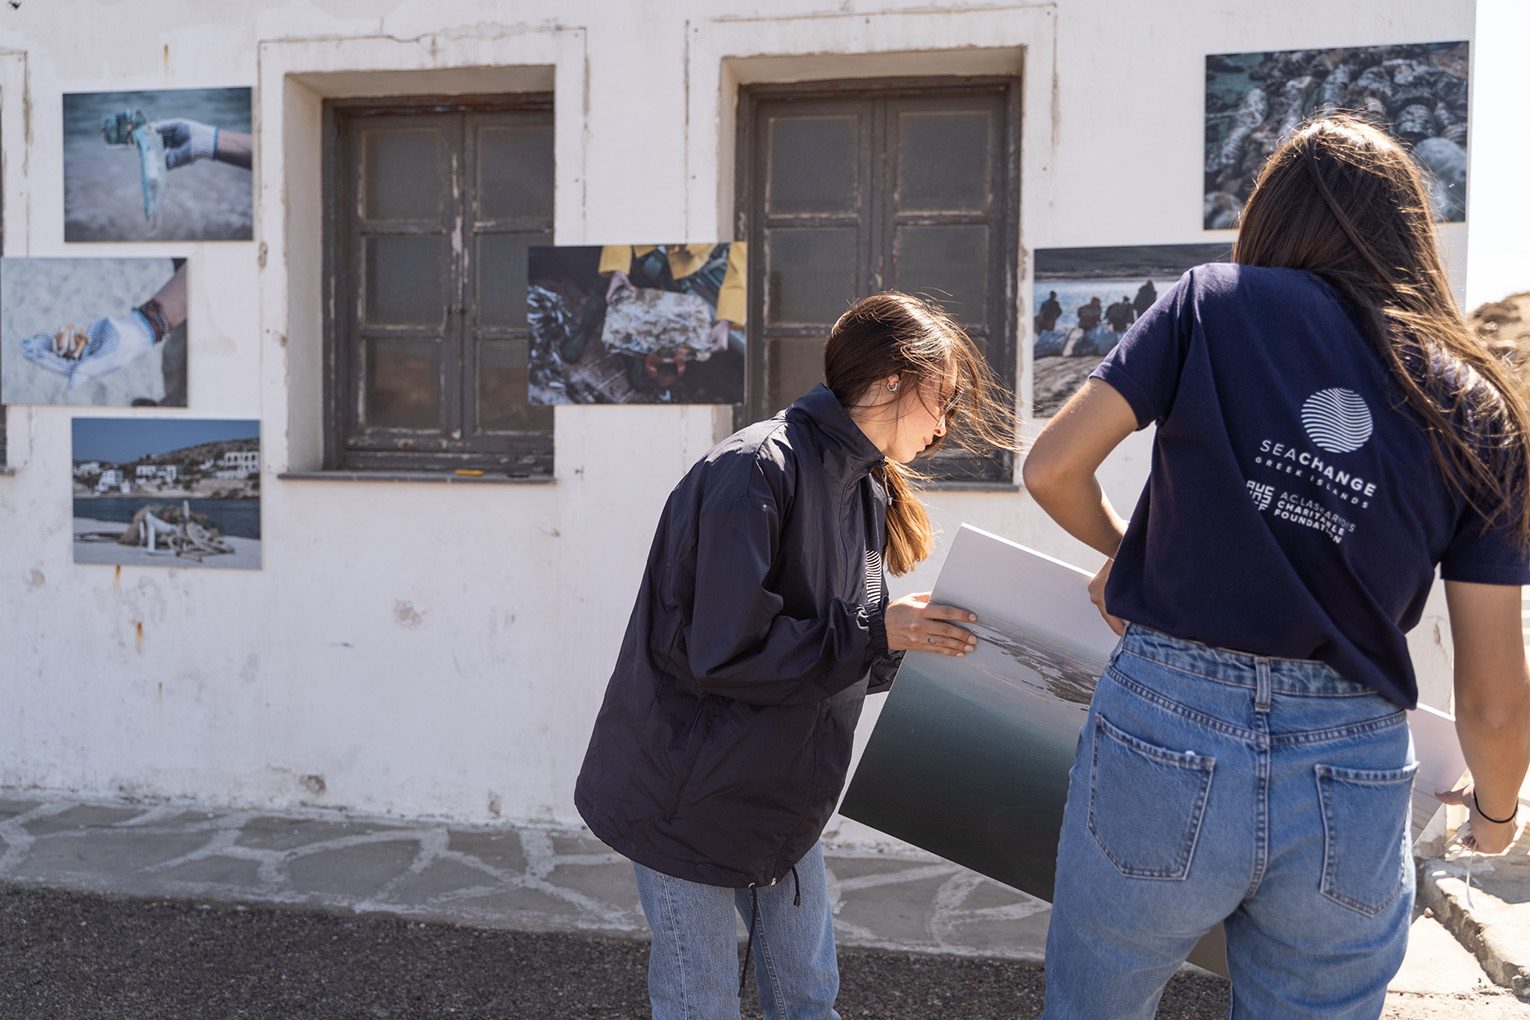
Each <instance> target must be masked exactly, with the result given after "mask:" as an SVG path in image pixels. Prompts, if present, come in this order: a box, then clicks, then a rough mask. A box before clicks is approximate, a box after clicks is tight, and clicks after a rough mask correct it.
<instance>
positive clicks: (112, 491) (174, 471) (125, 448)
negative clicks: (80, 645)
mask: <svg viewBox="0 0 1530 1020" xmlns="http://www.w3.org/2000/svg"><path fill="white" fill-rule="evenodd" d="M72 426H73V441H74V453H73V478H74V528H73V535H74V561H75V562H76V563H107V564H117V565H121V566H135V567H234V568H239V569H245V570H256V569H259V567H260V422H258V421H254V420H243V419H197V418H76V419H75V420H74V421H73V422H72Z"/></svg>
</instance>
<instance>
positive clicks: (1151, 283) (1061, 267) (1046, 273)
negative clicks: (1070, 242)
mask: <svg viewBox="0 0 1530 1020" xmlns="http://www.w3.org/2000/svg"><path fill="white" fill-rule="evenodd" d="M1231 253H1232V249H1231V247H1230V246H1229V245H1225V244H1146V245H1128V246H1123V247H1119V248H1114V247H1113V248H1042V249H1040V250H1039V251H1037V252H1036V300H1035V302H1034V304H1033V305H1032V307H1033V308H1035V310H1036V313H1035V317H1034V319H1033V320H1032V325H1033V326H1034V329H1035V336H1036V341H1035V347H1034V349H1033V350H1034V353H1035V370H1034V372H1033V378H1034V380H1035V386H1034V388H1033V389H1032V391H1031V413H1032V414H1033V415H1034V416H1035V417H1037V418H1046V417H1049V416H1051V415H1054V414H1056V413H1057V412H1058V410H1059V409H1060V408H1061V407H1062V405H1063V403H1064V401H1066V400H1067V399H1068V398H1069V397H1071V396H1072V395H1073V393H1074V391H1075V390H1077V389H1078V388H1079V387H1080V386H1082V385H1083V384H1084V380H1085V379H1087V378H1088V377H1089V373H1090V372H1092V371H1094V366H1096V365H1098V364H1099V363H1100V359H1101V358H1103V357H1104V356H1105V355H1107V354H1109V353H1110V352H1111V351H1113V350H1115V347H1116V344H1118V343H1120V342H1121V337H1122V336H1123V335H1125V333H1126V331H1127V330H1128V329H1130V328H1131V325H1132V323H1134V322H1136V321H1137V319H1138V317H1139V316H1141V315H1142V313H1143V312H1145V311H1147V310H1148V309H1149V308H1151V307H1152V305H1153V302H1155V301H1157V300H1158V297H1159V295H1161V294H1163V293H1164V292H1165V291H1167V290H1168V289H1169V288H1170V287H1172V286H1174V281H1176V280H1178V279H1179V278H1180V277H1181V276H1182V275H1184V272H1185V270H1187V269H1189V268H1191V267H1192V266H1198V265H1200V264H1201V263H1203V262H1222V261H1226V259H1227V258H1228V257H1229V256H1230V255H1231Z"/></svg>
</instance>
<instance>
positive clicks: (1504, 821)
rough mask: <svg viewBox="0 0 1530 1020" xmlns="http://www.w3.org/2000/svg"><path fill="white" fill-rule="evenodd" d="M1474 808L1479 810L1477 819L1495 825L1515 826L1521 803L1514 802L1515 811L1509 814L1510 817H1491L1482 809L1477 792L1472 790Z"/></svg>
mask: <svg viewBox="0 0 1530 1020" xmlns="http://www.w3.org/2000/svg"><path fill="white" fill-rule="evenodd" d="M1472 806H1473V807H1474V808H1476V809H1477V817H1479V818H1481V819H1482V820H1483V821H1485V822H1491V823H1493V824H1494V825H1513V824H1514V823H1515V822H1516V821H1518V820H1519V801H1517V800H1516V801H1515V802H1514V810H1513V811H1511V812H1510V813H1509V815H1508V817H1502V816H1499V815H1491V814H1488V813H1487V812H1486V811H1484V810H1483V809H1482V802H1481V801H1479V800H1478V799H1477V791H1476V789H1475V788H1474V789H1473V790H1472Z"/></svg>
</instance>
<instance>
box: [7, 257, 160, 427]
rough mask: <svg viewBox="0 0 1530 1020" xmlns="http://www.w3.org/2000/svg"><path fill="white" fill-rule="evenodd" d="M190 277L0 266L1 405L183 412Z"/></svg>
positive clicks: (121, 269)
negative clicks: (59, 405)
mask: <svg viewBox="0 0 1530 1020" xmlns="http://www.w3.org/2000/svg"><path fill="white" fill-rule="evenodd" d="M188 268H189V267H188V264H187V262H186V260H185V259H182V258H136V257H135V258H11V257H7V258H4V259H0V401H3V402H5V403H7V404H77V405H94V406H98V407H185V406H186V388H187V387H186V339H187V274H188Z"/></svg>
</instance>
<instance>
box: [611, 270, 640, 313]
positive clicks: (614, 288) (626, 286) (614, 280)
mask: <svg viewBox="0 0 1530 1020" xmlns="http://www.w3.org/2000/svg"><path fill="white" fill-rule="evenodd" d="M623 290H637V288H636V287H634V286H633V285H632V280H631V279H629V278H628V276H627V274H626V273H624V272H622V271H621V270H620V269H618V270H616V271H614V272H613V273H612V274H611V282H610V283H609V284H607V285H606V304H608V305H609V304H610V303H611V302H612V301H614V300H616V295H617V294H618V293H620V292H621V291H623Z"/></svg>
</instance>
